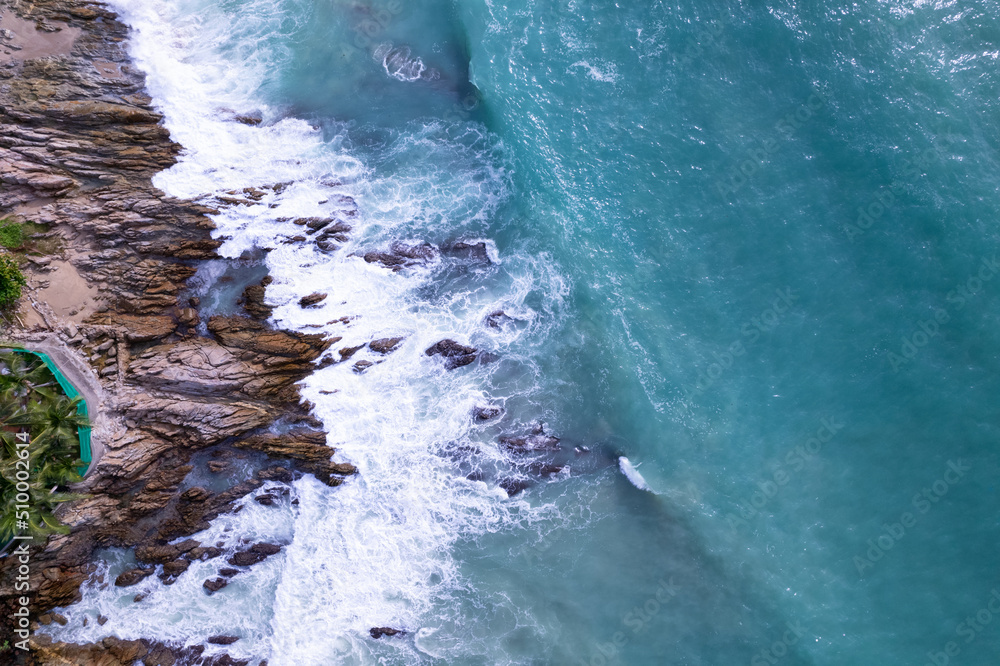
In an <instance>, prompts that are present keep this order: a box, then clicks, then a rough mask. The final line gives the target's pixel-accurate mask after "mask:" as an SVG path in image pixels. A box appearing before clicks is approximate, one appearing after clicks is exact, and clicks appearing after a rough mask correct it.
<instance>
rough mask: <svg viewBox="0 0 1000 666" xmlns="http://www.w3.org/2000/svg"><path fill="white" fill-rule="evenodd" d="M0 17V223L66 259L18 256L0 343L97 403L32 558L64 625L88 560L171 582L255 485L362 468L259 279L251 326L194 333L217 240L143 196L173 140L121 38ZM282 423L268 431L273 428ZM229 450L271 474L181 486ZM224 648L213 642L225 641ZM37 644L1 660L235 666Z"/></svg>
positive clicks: (7, 3) (114, 642)
mask: <svg viewBox="0 0 1000 666" xmlns="http://www.w3.org/2000/svg"><path fill="white" fill-rule="evenodd" d="M0 12H2V14H3V16H4V17H5V18H4V20H5V21H8V20H10V21H15V22H16V24H17V26H18V27H19V29H20V32H17V31H15V32H11V31H4V32H2V33H0V54H2V55H0V217H5V216H8V215H14V216H20V217H23V218H24V219H28V218H29V217H30V219H31V220H32V221H34V222H38V223H41V224H44V225H47V226H48V228H49V229H50V230H51V234H52V236H53V237H54V238H55V239H57V240H58V241H59V242H60V246H61V250H60V251H59V252H58V253H56V254H55V255H54V256H52V257H45V258H41V259H39V258H32V265H31V267H30V269H29V270H28V271H27V273H28V277H29V281H30V284H29V289H28V291H27V294H26V297H25V303H26V305H25V307H23V308H22V310H21V311H20V312H19V314H18V317H17V320H18V325H17V326H15V327H14V328H12V329H8V330H4V331H2V333H0V336H2V337H3V338H4V339H7V340H15V341H19V342H23V343H36V344H37V343H44V344H48V345H60V346H62V347H64V348H65V350H66V353H67V354H68V355H71V356H73V357H74V358H75V359H76V361H78V362H79V365H81V367H83V366H89V372H91V373H92V374H93V378H94V382H95V384H97V385H99V393H100V395H99V398H98V400H99V404H98V405H92V406H91V410H92V412H93V411H95V408H96V409H97V410H99V415H100V419H99V421H98V420H97V419H95V432H94V439H95V442H97V443H99V445H101V447H102V451H101V455H100V457H99V459H98V456H97V455H95V463H94V464H93V465H92V467H91V469H90V471H89V472H88V474H87V477H86V479H85V481H84V482H83V483H81V484H79V487H78V488H75V489H74V490H76V491H78V492H80V493H83V494H85V498H84V499H81V500H78V501H75V502H71V503H68V504H66V505H64V506H63V507H61V508H60V510H59V512H58V516H59V517H60V519H61V520H62V521H63V522H64V523H66V524H67V525H69V526H70V527H71V528H72V531H71V533H70V534H69V535H66V536H62V535H55V536H53V537H51V538H50V539H48V541H47V542H46V543H45V544H41V543H37V542H36V543H35V544H34V548H33V549H32V555H31V562H32V564H31V574H30V589H31V593H30V594H31V597H32V599H31V604H30V606H31V609H32V612H33V615H34V617H37V618H38V619H39V620H41V621H42V623H49V622H52V621H56V622H58V621H60V616H57V615H54V614H52V613H49V611H50V610H51V609H53V608H56V607H60V606H65V605H68V604H71V603H73V602H74V601H76V600H78V599H79V598H80V586H81V584H82V583H83V582H84V581H85V580H86V579H87V578H88V577H89V576H90V574H91V573H92V572H93V571H94V565H93V564H92V555H93V553H94V550H95V549H97V548H107V547H119V548H134V549H135V555H136V559H137V561H138V563H139V564H138V567H137V569H135V570H133V572H132V573H131V575H128V576H126V575H125V574H122V576H119V580H118V581H116V584H118V585H127V584H129V583H130V582H133V581H134V582H138V581H139V580H142V579H143V578H145V577H147V576H149V575H152V574H153V573H154V572H157V571H159V572H160V577H161V578H162V579H163V580H164V583H167V584H169V583H170V582H172V579H174V578H176V577H177V576H180V575H183V573H184V572H185V570H186V569H187V567H188V566H189V564H190V562H191V561H193V560H196V559H208V558H214V557H219V556H220V555H222V554H223V550H222V549H221V548H219V547H218V546H217V545H215V544H200V543H198V542H197V541H193V540H185V541H182V542H180V543H179V544H174V545H170V544H169V543H168V542H170V541H176V540H177V539H179V538H182V537H186V536H189V535H192V534H195V533H197V532H199V531H201V530H203V529H205V528H206V527H207V526H208V521H210V520H211V519H212V518H214V517H216V516H218V515H220V514H221V513H223V512H226V511H230V510H232V509H233V508H234V503H235V502H237V501H238V500H240V499H241V498H242V497H244V496H246V495H247V494H249V493H253V492H255V491H257V490H258V489H259V488H260V487H261V486H262V485H263V484H264V483H265V482H278V483H287V482H290V481H291V480H292V479H293V478H294V477H295V476H296V475H299V474H313V475H315V476H316V477H317V478H318V479H319V480H321V481H323V482H324V483H327V484H328V485H337V484H339V483H341V481H342V479H343V478H345V477H346V476H348V475H350V474H353V473H354V472H355V471H356V470H355V469H354V468H353V467H352V466H351V465H349V464H346V463H336V462H333V461H332V459H331V458H332V455H333V454H334V451H333V449H330V448H329V447H327V445H326V436H325V433H323V432H322V430H321V424H320V423H319V422H318V421H316V420H315V419H314V418H313V417H311V416H310V414H309V408H310V406H309V405H308V404H303V403H302V401H301V398H300V396H299V393H298V389H297V387H296V382H298V381H299V380H301V379H302V378H304V377H305V376H306V375H308V374H309V373H310V372H311V371H312V369H313V368H314V367H315V362H316V361H317V360H318V359H320V357H321V356H322V355H323V354H324V352H326V351H327V350H328V349H329V348H330V346H331V345H332V344H334V343H335V342H336V341H337V339H324V338H323V337H321V336H318V335H305V334H300V333H293V332H288V331H281V330H274V329H272V328H269V327H268V326H267V325H266V324H265V323H263V321H262V319H264V318H266V317H267V313H268V309H267V307H266V306H265V305H264V304H263V295H264V289H266V286H267V284H266V283H267V279H266V278H265V280H264V282H263V283H262V284H260V285H253V286H251V287H250V288H248V289H247V291H246V292H245V294H244V299H243V305H244V307H245V310H246V315H247V316H244V315H228V316H211V317H206V318H205V321H203V318H202V316H201V313H200V312H199V310H198V305H199V303H198V301H197V299H193V298H192V299H188V298H185V297H184V291H185V288H186V282H187V281H188V280H189V279H190V278H191V277H192V276H194V275H195V273H196V271H197V268H198V266H199V265H202V264H203V262H211V261H221V259H220V258H219V257H218V255H217V254H216V250H217V248H218V247H219V245H221V241H219V240H214V239H212V238H211V231H212V229H213V224H212V222H211V220H210V219H209V218H208V217H207V214H210V213H212V212H213V211H212V209H211V208H208V207H206V206H203V205H199V204H197V203H194V202H191V201H182V200H177V199H173V198H170V197H167V196H166V195H164V194H163V193H162V192H160V191H159V190H157V189H156V188H155V187H154V186H153V185H152V182H151V179H152V177H153V176H154V175H155V174H156V173H158V172H159V171H162V170H163V169H165V168H168V167H169V166H170V165H172V164H173V163H174V162H175V160H176V156H177V154H178V153H179V151H180V147H179V146H178V145H177V144H175V143H173V142H172V141H171V140H170V136H169V133H168V132H167V130H166V129H165V128H164V127H163V125H162V123H161V120H162V118H161V116H160V115H159V114H158V113H157V112H156V111H155V110H154V109H153V108H152V107H151V105H150V104H151V99H150V98H149V97H148V96H147V95H146V94H145V93H144V77H143V75H142V73H141V72H139V71H138V70H137V69H136V68H135V67H134V66H133V65H132V64H131V62H130V60H129V57H128V54H127V52H126V46H125V45H126V40H127V29H126V27H125V26H124V25H122V24H121V23H120V22H118V21H117V19H116V17H115V14H114V13H113V12H112V11H110V10H109V9H108V8H106V7H105V6H103V5H102V4H100V3H98V2H90V1H86V0H58V1H57V0H35V1H34V2H20V1H17V0H0ZM47 35H56V36H61V37H60V38H59V39H55V38H49V37H46V36H47ZM33 39H34V41H32V40H33ZM19 52H20V53H24V54H30V56H31V57H23V58H19V57H18V53H19ZM234 122H243V121H241V120H240V119H238V118H235V119H234ZM223 203H224V202H223ZM338 233H339V230H338ZM74 284H75V285H76V289H77V292H76V293H77V297H78V298H80V302H78V303H76V304H75V305H74V304H73V303H72V302H70V303H69V304H67V305H65V306H63V307H55V306H54V305H53V303H57V302H58V299H57V298H55V297H54V292H58V291H59V290H65V289H68V288H69V287H68V285H74ZM62 295H63V296H65V294H62ZM342 355H343V354H342ZM343 360H344V361H346V360H347V359H346V358H344V359H343ZM276 423H280V424H281V425H282V428H281V429H280V433H281V434H275V431H274V430H273V428H272V426H274V425H275V424H276ZM241 450H243V451H252V452H257V453H258V454H266V456H267V457H268V458H269V459H270V462H268V463H267V464H266V465H264V466H263V467H262V468H261V469H259V470H258V471H257V472H256V474H255V475H254V476H253V478H250V479H246V480H240V481H239V482H237V483H236V484H235V485H233V486H232V487H230V488H229V489H228V490H225V491H222V492H215V493H213V492H211V491H209V490H207V489H205V488H203V487H198V486H195V487H186V488H184V487H183V484H182V482H183V481H184V480H185V479H186V478H187V477H188V475H189V474H190V473H191V472H192V471H193V470H195V468H196V466H197V465H196V464H194V463H192V457H193V456H194V455H195V454H196V453H202V452H204V453H205V455H204V456H200V459H208V462H207V467H208V470H207V473H216V474H218V473H224V471H225V470H226V469H227V465H228V463H227V460H229V459H230V458H231V457H232V456H233V455H240V454H239V453H238V452H239V451H241ZM234 452H236V453H235V454H234ZM198 464H206V463H204V462H201V463H198ZM269 487H270V486H269ZM268 497H272V501H273V496H272V495H270V494H268V493H262V494H261V495H259V496H257V497H256V500H257V501H258V502H260V503H261V504H266V503H267V502H268V499H267V498H268ZM280 548H281V546H280V544H256V545H251V546H250V547H249V548H247V549H245V550H243V551H241V552H239V553H235V554H234V555H232V556H231V557H230V558H229V559H230V561H229V562H228V564H229V567H226V566H225V565H222V564H220V566H223V569H222V570H221V571H222V573H223V574H224V575H222V576H221V578H220V579H217V580H212V581H206V582H205V588H206V590H207V591H211V588H212V587H217V586H220V585H224V584H225V580H227V575H225V574H227V573H228V575H229V576H232V575H236V574H237V573H238V572H239V569H238V567H245V566H252V565H253V564H254V563H255V562H257V561H260V560H261V559H264V558H265V557H267V556H269V555H271V554H274V553H276V552H278V550H280ZM276 549H278V550H276ZM220 562H221V560H220ZM14 565H15V563H14V562H13V558H7V559H5V560H3V561H0V604H2V605H3V608H2V609H0V613H3V614H4V616H5V617H10V614H11V612H13V610H14V608H15V604H16V598H17V597H18V596H20V595H21V594H23V593H21V592H15V590H14V579H15V575H16V567H15V566H14ZM126 573H129V572H126ZM123 576H124V578H123ZM217 589H218V587H217ZM140 602H141V600H139V601H137V602H136V603H140ZM34 617H33V619H34ZM2 626H3V634H2V635H0V642H2V641H3V640H5V639H6V640H10V641H11V643H13V642H14V641H15V640H16V638H15V637H14V636H13V635H12V634H11V633H10V632H11V630H12V627H11V625H10V623H9V622H4V623H3V625H2ZM35 627H36V628H37V623H36V625H35ZM231 638H232V637H225V636H220V637H213V639H209V642H211V643H213V644H215V645H226V644H228V643H231V642H232V640H230V639H231ZM214 639H218V640H214ZM31 647H32V650H31V652H30V653H23V652H20V651H16V652H15V654H14V658H15V659H16V660H17V661H15V662H12V663H25V664H101V665H104V666H118V665H125V664H133V663H135V662H136V661H137V660H139V659H141V660H142V661H143V663H145V664H146V665H147V666H154V665H161V666H169V665H173V664H187V663H192V664H193V663H204V664H219V665H222V664H235V663H248V662H244V661H236V660H233V659H231V658H230V657H228V656H226V655H222V656H218V657H214V658H211V659H209V658H205V657H202V654H201V653H202V650H204V647H201V646H196V647H195V648H190V647H189V648H181V647H179V646H167V645H162V644H159V643H157V642H155V641H148V640H139V641H125V640H119V639H116V638H107V639H105V640H103V641H102V642H100V643H96V644H90V645H69V644H64V643H54V642H52V641H51V640H50V639H48V637H47V636H45V635H39V634H34V635H33V638H32V641H31ZM8 654H10V653H8ZM259 661H260V660H256V661H254V662H252V663H253V664H254V666H256V664H257V663H258V662H259Z"/></svg>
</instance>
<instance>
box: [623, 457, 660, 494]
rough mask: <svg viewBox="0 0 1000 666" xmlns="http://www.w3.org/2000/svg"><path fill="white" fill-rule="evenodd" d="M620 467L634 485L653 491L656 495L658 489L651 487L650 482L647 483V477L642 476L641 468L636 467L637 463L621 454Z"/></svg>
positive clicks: (640, 488)
mask: <svg viewBox="0 0 1000 666" xmlns="http://www.w3.org/2000/svg"><path fill="white" fill-rule="evenodd" d="M618 467H619V468H620V469H621V471H622V474H624V475H625V477H626V478H627V479H628V480H629V481H630V482H631V483H632V485H633V486H635V487H636V488H638V489H639V490H645V491H646V492H650V493H653V494H654V495H655V494H656V491H655V490H653V489H652V488H650V487H649V484H648V483H646V479H644V478H643V477H642V474H640V473H639V470H637V469H636V468H635V465H633V464H632V461H631V460H629V459H628V458H626V457H625V456H621V457H620V458H618Z"/></svg>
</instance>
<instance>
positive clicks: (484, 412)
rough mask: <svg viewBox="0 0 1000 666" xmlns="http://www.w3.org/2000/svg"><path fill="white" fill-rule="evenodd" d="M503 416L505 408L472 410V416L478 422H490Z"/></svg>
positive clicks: (491, 406) (493, 407)
mask: <svg viewBox="0 0 1000 666" xmlns="http://www.w3.org/2000/svg"><path fill="white" fill-rule="evenodd" d="M501 414H503V407H497V406H495V405H490V406H488V407H476V408H475V409H473V410H472V416H473V417H474V418H475V419H476V420H477V421H489V420H491V419H495V418H497V417H498V416H500V415H501Z"/></svg>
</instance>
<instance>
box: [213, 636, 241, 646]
mask: <svg viewBox="0 0 1000 666" xmlns="http://www.w3.org/2000/svg"><path fill="white" fill-rule="evenodd" d="M238 640H240V638H239V636H209V637H208V638H206V639H205V642H206V643H211V644H212V645H232V644H233V643H235V642H236V641H238Z"/></svg>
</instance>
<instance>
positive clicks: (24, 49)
mask: <svg viewBox="0 0 1000 666" xmlns="http://www.w3.org/2000/svg"><path fill="white" fill-rule="evenodd" d="M51 25H52V26H53V27H55V28H58V30H56V31H55V32H46V31H44V30H39V29H38V28H37V27H35V24H34V22H33V21H28V20H25V19H22V18H18V17H17V16H15V15H14V14H13V13H12V12H9V11H8V12H5V13H4V14H3V15H2V16H0V63H6V62H10V61H12V60H31V59H32V58H44V57H45V56H54V55H67V54H69V52H70V50H71V49H72V48H73V43H74V42H75V41H76V38H77V37H79V36H80V33H81V32H83V30H81V29H80V28H71V27H70V26H68V25H67V24H65V23H55V22H54V23H52V24H51Z"/></svg>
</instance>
